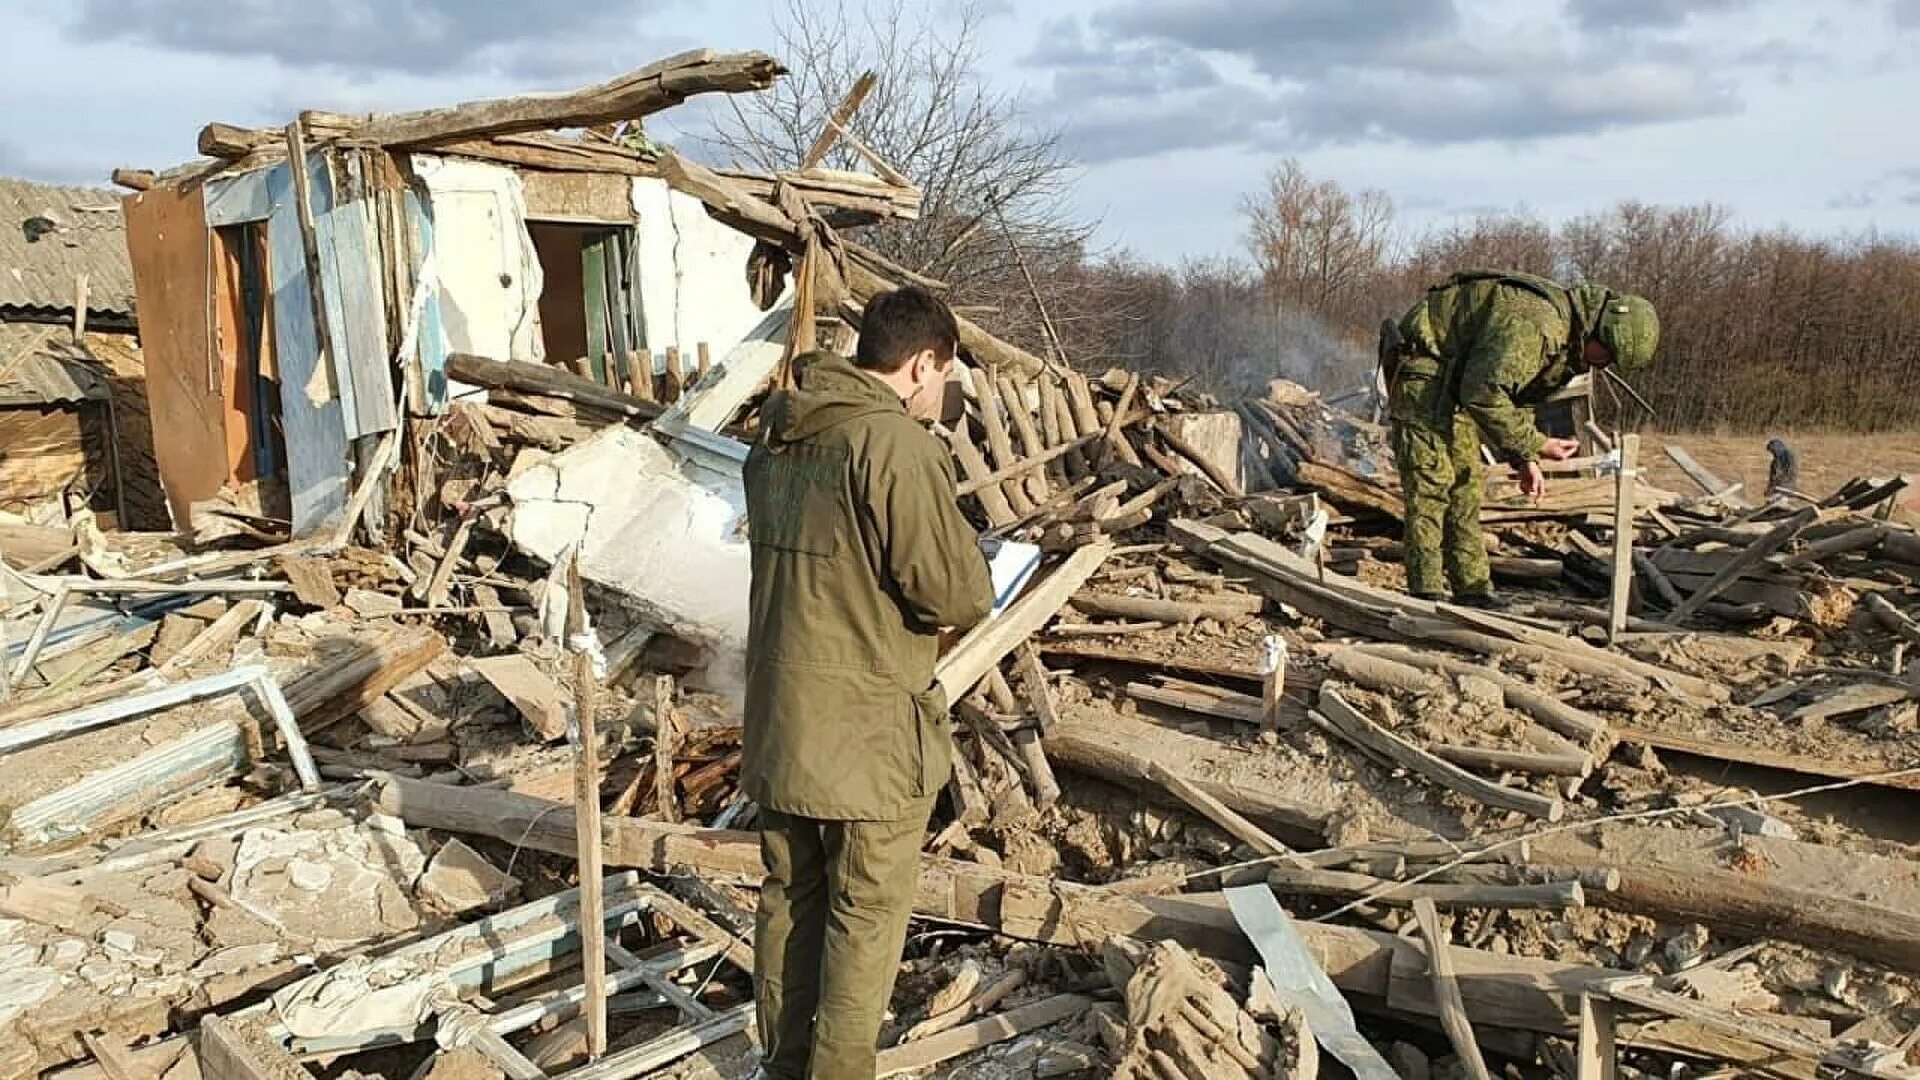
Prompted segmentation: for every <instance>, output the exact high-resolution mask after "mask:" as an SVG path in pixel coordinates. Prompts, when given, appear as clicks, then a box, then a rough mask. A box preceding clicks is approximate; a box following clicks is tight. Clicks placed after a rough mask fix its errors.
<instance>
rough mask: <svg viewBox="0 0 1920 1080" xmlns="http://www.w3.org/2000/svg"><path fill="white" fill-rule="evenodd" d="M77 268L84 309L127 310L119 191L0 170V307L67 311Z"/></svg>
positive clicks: (129, 287) (129, 285)
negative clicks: (47, 181) (56, 182)
mask: <svg viewBox="0 0 1920 1080" xmlns="http://www.w3.org/2000/svg"><path fill="white" fill-rule="evenodd" d="M81 274H85V275H87V311H88V313H89V314H90V315H100V316H119V317H120V318H121V319H122V320H124V319H126V318H128V317H131V316H132V314H133V268H132V266H131V264H129V262H128V260H127V238H126V229H125V227H124V225H123V224H122V223H121V220H120V196H118V195H116V194H114V193H113V192H111V191H107V190H105V189H103V188H78V187H59V186H56V185H53V184H38V183H34V182H33V181H31V180H16V179H12V178H10V177H0V312H5V311H6V310H8V309H19V310H21V311H25V312H28V313H32V314H36V315H41V316H47V315H58V314H59V313H61V312H67V313H71V312H72V311H73V300H74V282H75V279H76V278H78V277H79V275H81Z"/></svg>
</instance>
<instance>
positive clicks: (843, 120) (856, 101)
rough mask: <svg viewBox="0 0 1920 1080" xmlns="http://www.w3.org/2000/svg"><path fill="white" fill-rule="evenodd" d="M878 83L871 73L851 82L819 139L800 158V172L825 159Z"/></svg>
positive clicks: (877, 78) (875, 76) (864, 73)
mask: <svg viewBox="0 0 1920 1080" xmlns="http://www.w3.org/2000/svg"><path fill="white" fill-rule="evenodd" d="M878 81H879V76H877V75H875V74H874V73H873V72H871V71H863V72H861V73H860V77H859V78H857V79H855V80H853V86H852V87H850V88H849V89H848V90H847V96H846V97H844V98H841V99H840V104H839V105H838V106H836V107H835V108H834V110H833V115H832V116H831V117H829V118H828V120H827V124H826V127H824V128H822V129H821V131H820V135H819V137H817V138H815V139H814V140H813V145H812V146H809V147H808V148H807V152H806V154H804V155H803V156H802V157H801V158H800V171H801V172H805V171H807V170H808V169H811V168H813V167H815V166H816V165H819V164H820V163H821V162H823V161H825V160H826V159H827V153H828V151H830V150H832V149H833V144H834V143H835V142H836V141H838V140H839V138H840V133H841V131H842V130H844V129H845V128H846V126H847V124H849V123H851V122H852V120H853V114H854V113H856V112H859V111H860V103H861V102H863V101H865V100H867V95H868V94H870V93H872V92H873V85H874V83H876V82H878Z"/></svg>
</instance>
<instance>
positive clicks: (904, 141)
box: [709, 0, 1092, 350]
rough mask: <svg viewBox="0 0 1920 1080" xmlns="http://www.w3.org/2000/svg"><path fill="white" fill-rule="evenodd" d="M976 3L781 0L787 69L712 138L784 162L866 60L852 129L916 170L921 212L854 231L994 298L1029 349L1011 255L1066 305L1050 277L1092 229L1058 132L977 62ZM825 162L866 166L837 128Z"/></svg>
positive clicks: (967, 295) (745, 155) (779, 26)
mask: <svg viewBox="0 0 1920 1080" xmlns="http://www.w3.org/2000/svg"><path fill="white" fill-rule="evenodd" d="M986 17H987V12H986V9H985V8H984V6H983V5H982V4H980V3H978V2H975V0H965V2H963V3H961V4H960V5H959V6H958V7H957V8H951V9H947V13H946V14H945V15H937V14H931V13H929V12H927V11H926V10H925V9H924V8H923V7H922V6H920V5H911V4H909V3H908V2H907V0H828V2H824V3H823V2H809V0H786V4H785V7H784V8H783V9H781V10H780V11H778V12H777V13H776V15H775V17H774V29H775V33H776V35H777V39H778V43H777V47H776V48H777V52H778V53H779V54H780V57H781V59H782V61H784V62H785V63H786V64H787V66H788V67H789V68H790V69H791V72H792V73H791V74H790V75H789V76H788V77H787V78H786V79H783V80H781V81H780V82H779V83H777V84H776V85H775V86H774V88H773V89H772V90H770V91H767V92H765V93H761V94H757V95H752V96H746V95H733V96H731V98H730V103H731V106H732V112H731V115H728V116H723V117H722V119H721V122H720V124H719V125H718V130H717V132H716V133H715V134H714V135H712V136H711V137H710V140H709V141H710V142H711V143H712V144H714V145H715V146H716V147H717V148H718V149H719V150H720V151H721V152H722V153H724V154H726V155H728V156H730V157H732V158H733V159H734V160H735V162H736V163H738V164H741V165H745V166H749V167H753V168H757V169H762V170H769V171H772V170H779V169H791V168H794V167H795V166H796V165H798V164H799V163H800V161H801V159H802V157H803V156H804V155H805V154H806V152H807V150H808V149H809V148H810V147H811V146H812V145H813V143H814V140H815V139H816V138H817V137H818V136H819V135H820V133H821V132H822V131H823V130H825V129H826V127H827V118H828V117H829V116H830V115H832V113H833V111H834V109H835V108H836V107H837V106H838V105H839V103H840V102H841V100H842V99H843V98H844V97H845V96H846V94H847V92H848V91H849V90H850V89H851V88H852V87H853V85H854V83H855V82H856V81H857V80H858V79H859V78H860V76H861V75H862V74H863V73H864V72H868V71H872V72H874V73H875V74H876V75H877V76H878V78H877V81H876V82H875V84H874V87H873V89H872V91H871V92H870V93H869V95H868V96H867V98H866V100H865V102H864V103H863V104H862V105H861V107H860V109H859V111H858V112H856V113H855V114H854V116H853V118H852V120H851V122H849V123H848V124H847V128H848V130H849V131H851V132H852V133H853V134H854V135H855V136H856V137H857V138H858V139H859V140H860V141H861V142H862V143H864V144H866V145H867V146H869V147H871V148H872V149H873V150H874V152H875V153H877V154H878V155H880V156H881V157H882V158H884V159H886V160H887V161H888V162H889V163H890V164H892V165H893V166H894V167H895V168H896V169H898V170H899V171H900V172H902V173H904V174H905V175H906V176H907V177H908V178H909V179H911V180H913V181H914V182H915V183H916V184H918V185H920V187H921V189H922V191H923V192H924V201H923V204H922V208H921V215H920V218H919V220H917V221H912V222H897V223H890V224H888V225H885V226H882V227H877V228H874V229H869V230H865V231H864V232H863V234H862V236H861V240H862V242H864V243H867V244H869V245H871V246H872V247H874V248H876V249H877V250H879V251H880V252H881V253H882V254H884V255H886V256H888V257H889V258H891V259H893V260H894V261H896V262H898V263H900V264H902V265H904V266H907V267H909V268H911V269H914V270H917V271H919V272H921V273H924V274H927V275H930V276H932V277H936V278H940V279H941V280H944V281H946V282H947V283H949V284H950V285H951V286H952V287H953V293H954V300H955V301H956V302H957V303H960V304H964V305H979V306H983V307H986V308H989V309H994V311H993V312H991V313H990V314H989V316H988V318H987V320H986V321H987V322H989V323H990V324H992V325H994V326H995V328H996V329H999V330H1001V331H1002V332H1003V333H1007V334H1008V335H1009V336H1010V337H1012V338H1014V339H1015V340H1017V341H1019V342H1020V343H1021V344H1024V345H1027V346H1028V347H1030V348H1034V349H1036V350H1037V349H1041V348H1044V347H1045V345H1046V335H1045V334H1044V333H1043V332H1042V329H1041V326H1040V321H1039V319H1038V318H1037V311H1036V310H1035V306H1034V301H1033V299H1032V296H1031V292H1032V290H1030V289H1029V288H1028V286H1027V284H1026V275H1025V273H1023V272H1022V269H1021V267H1020V265H1019V264H1020V262H1021V261H1022V260H1024V261H1025V262H1026V263H1027V271H1028V272H1031V274H1032V275H1033V277H1034V278H1035V279H1036V281H1037V282H1038V283H1039V291H1040V293H1041V297H1042V302H1043V303H1048V307H1049V309H1051V308H1052V307H1053V306H1055V303H1051V302H1050V301H1052V302H1057V304H1058V306H1060V307H1061V308H1062V309H1063V310H1064V309H1066V308H1068V307H1070V306H1071V305H1070V304H1069V302H1068V301H1069V298H1068V297H1066V296H1064V295H1061V292H1062V290H1061V289H1060V288H1059V287H1058V283H1059V280H1060V279H1061V278H1062V277H1063V276H1066V277H1070V276H1071V274H1070V273H1068V272H1069V271H1070V270H1071V269H1072V268H1075V267H1078V266H1079V265H1080V264H1081V263H1082V262H1083V260H1084V249H1085V241H1086V239H1087V237H1088V235H1089V234H1090V233H1091V231H1092V230H1091V226H1090V225H1089V224H1088V223H1086V222H1083V221H1079V220H1076V219H1075V218H1074V217H1073V215H1072V214H1071V212H1070V210H1069V208H1068V203H1067V199H1068V196H1069V194H1070V192H1071V179H1072V172H1073V168H1074V167H1073V165H1072V163H1071V162H1070V161H1069V160H1068V159H1067V158H1066V157H1065V155H1064V154H1063V153H1062V151H1061V149H1060V146H1059V140H1058V137H1057V134H1056V133H1054V132H1051V131H1048V130H1045V129H1042V128H1037V127H1035V126H1033V125H1031V124H1029V123H1028V122H1026V119H1025V117H1023V115H1022V113H1021V109H1020V102H1019V100H1018V99H1017V98H1015V97H1013V96H1011V95H1008V94H1005V93H1002V92H999V91H996V90H993V89H991V88H990V87H988V86H987V85H986V84H985V81H984V80H983V78H982V77H981V74H980V60H981V55H980V49H981V44H980V37H981V27H982V23H983V20H984V19H985V18H986ZM825 164H827V165H829V166H832V167H837V168H860V167H861V165H860V163H859V159H858V157H857V155H856V153H855V151H854V150H853V149H852V148H851V147H849V146H847V145H846V144H845V143H844V141H843V142H842V143H841V144H840V145H838V146H837V147H835V149H834V150H833V151H831V152H830V153H829V155H828V158H827V160H826V162H825ZM1062 335H1063V336H1066V332H1065V331H1064V330H1063V331H1062Z"/></svg>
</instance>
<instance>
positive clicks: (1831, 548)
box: [1770, 522, 1893, 570]
mask: <svg viewBox="0 0 1920 1080" xmlns="http://www.w3.org/2000/svg"><path fill="white" fill-rule="evenodd" d="M1892 531H1893V528H1892V526H1890V525H1884V524H1880V523H1877V522H1876V523H1874V524H1872V525H1861V526H1858V527H1856V528H1852V529H1848V530H1847V531H1846V532H1843V533H1839V534H1837V535H1834V536H1828V537H1824V538H1822V539H1819V540H1815V541H1813V542H1812V543H1810V544H1808V545H1807V546H1806V547H1803V548H1801V549H1800V550H1799V551H1796V552H1794V553H1793V554H1791V555H1788V556H1786V557H1784V558H1776V559H1773V560H1770V561H1771V562H1772V563H1773V566H1774V568H1775V569H1778V570H1796V569H1798V568H1800V567H1802V566H1807V565H1809V564H1812V563H1817V562H1820V561H1821V560H1823V559H1830V558H1832V557H1833V556H1835V555H1844V554H1846V553H1847V552H1850V551H1864V550H1866V549H1867V548H1870V547H1873V546H1875V545H1877V544H1880V543H1883V542H1884V541H1885V540H1886V538H1887V536H1888V534H1890V533H1891V532H1892Z"/></svg>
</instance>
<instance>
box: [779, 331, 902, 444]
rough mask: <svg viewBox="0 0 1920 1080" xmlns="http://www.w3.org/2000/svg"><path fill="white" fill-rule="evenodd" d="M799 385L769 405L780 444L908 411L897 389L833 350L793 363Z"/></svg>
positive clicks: (784, 392) (781, 393)
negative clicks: (851, 422)
mask: <svg viewBox="0 0 1920 1080" xmlns="http://www.w3.org/2000/svg"><path fill="white" fill-rule="evenodd" d="M794 367H795V369H796V370H798V372H799V376H798V378H797V380H796V381H797V385H796V386H795V387H794V388H793V389H791V390H784V391H781V392H780V393H778V394H775V395H774V396H773V399H772V400H771V401H770V402H768V404H767V415H766V421H767V429H768V434H769V436H770V437H771V438H772V439H773V441H775V442H797V441H799V440H801V439H806V438H811V437H812V436H814V435H818V434H819V433H820V432H822V431H825V430H827V429H828V428H831V427H834V426H837V425H839V424H844V423H846V422H847V421H849V420H857V419H859V418H860V417H863V416H871V415H873V414H875V413H883V412H899V413H904V412H905V411H906V408H905V406H903V405H901V404H900V399H899V398H898V397H895V396H894V394H893V391H891V390H889V389H887V388H886V387H885V386H883V385H881V383H880V381H879V380H878V379H875V378H874V377H873V376H871V375H868V374H867V373H865V372H863V371H861V370H860V369H859V368H856V367H854V366H853V361H851V360H848V359H847V358H846V357H844V356H838V355H835V354H834V353H829V352H812V353H808V354H806V355H805V356H801V357H799V358H797V359H796V360H795V361H794Z"/></svg>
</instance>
